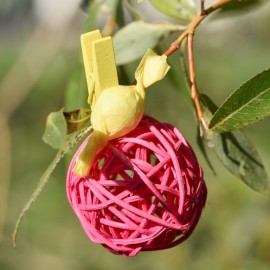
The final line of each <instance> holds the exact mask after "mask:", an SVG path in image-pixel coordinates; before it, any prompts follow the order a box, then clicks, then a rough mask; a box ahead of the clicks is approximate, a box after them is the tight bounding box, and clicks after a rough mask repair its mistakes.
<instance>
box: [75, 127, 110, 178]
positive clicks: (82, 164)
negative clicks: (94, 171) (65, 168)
mask: <svg viewBox="0 0 270 270" xmlns="http://www.w3.org/2000/svg"><path fill="white" fill-rule="evenodd" d="M107 142H108V138H107V136H106V135H105V134H104V133H102V132H99V131H93V133H92V135H91V136H90V138H89V140H88V142H87V144H86V146H85V148H84V149H83V151H82V152H81V154H80V155H79V156H78V157H77V160H76V165H75V166H74V168H73V172H74V173H75V174H77V175H78V176H81V177H84V176H87V175H88V173H89V171H90V169H91V166H92V163H93V162H94V159H95V156H96V154H97V153H98V152H99V151H100V150H102V149H103V148H104V147H105V146H106V144H107Z"/></svg>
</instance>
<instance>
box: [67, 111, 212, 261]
mask: <svg viewBox="0 0 270 270" xmlns="http://www.w3.org/2000/svg"><path fill="white" fill-rule="evenodd" d="M90 137H91V135H90V136H89V137H88V138H87V139H86V140H85V141H84V142H83V143H82V145H81V146H80V148H79V149H78V151H77V153H76V154H75V155H74V157H73V160H72V161H71V164H70V167H69V170H68V173H67V185H66V188H67V197H68V200H69V202H70V205H71V207H72V208H73V210H74V212H75V213H76V215H77V216H78V218H79V220H80V222H81V225H82V227H83V228H84V230H85V232H86V234H87V235H88V237H89V238H90V239H91V240H92V241H93V242H95V243H99V244H102V245H103V246H104V247H105V248H107V249H108V250H109V251H111V252H113V253H115V254H124V255H127V256H134V255H136V254H137V253H138V252H140V251H150V250H161V249H166V248H170V247H173V246H176V245H178V244H179V243H181V242H183V241H184V240H186V239H187V238H188V237H189V236H190V235H191V233H192V231H193V230H194V228H195V227H196V225H197V223H198V220H199V218H200V216H201V212H202V209H203V207H204V205H205V201H206V196H207V189H206V185H205V182H204V180H203V172H202V169H201V167H200V165H199V164H198V162H197V159H196V156H195V155H194V153H193V150H192V148H191V147H190V145H189V144H188V143H187V141H186V140H185V139H184V137H183V136H182V135H181V133H180V132H179V131H178V130H177V129H176V128H175V127H173V126H171V125H169V124H164V123H160V122H158V121H157V120H155V119H153V118H151V117H149V116H144V117H143V119H142V121H141V122H140V124H139V125H138V126H137V127H136V128H135V129H134V130H133V131H132V132H130V133H129V134H128V135H126V136H125V137H122V138H120V139H115V140H112V141H109V143H108V144H107V146H106V147H105V148H104V149H103V150H101V151H100V152H99V153H98V154H97V155H96V158H95V161H94V163H93V165H92V167H91V170H90V173H89V175H88V176H87V177H78V176H77V175H76V174H74V173H73V172H72V169H73V167H74V165H75V162H76V157H77V156H78V155H79V154H80V152H81V151H82V149H83V148H84V147H85V145H86V143H87V140H88V139H89V138H90Z"/></svg>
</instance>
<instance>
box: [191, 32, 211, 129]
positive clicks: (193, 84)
mask: <svg viewBox="0 0 270 270" xmlns="http://www.w3.org/2000/svg"><path fill="white" fill-rule="evenodd" d="M188 66H189V79H190V84H191V86H190V94H191V98H192V99H193V101H194V105H195V108H196V111H197V116H198V121H199V123H202V124H203V126H204V128H205V129H208V126H207V124H206V122H205V120H204V118H203V112H202V108H201V104H200V93H199V91H198V89H197V85H196V75H195V65H194V52H193V34H189V35H188Z"/></svg>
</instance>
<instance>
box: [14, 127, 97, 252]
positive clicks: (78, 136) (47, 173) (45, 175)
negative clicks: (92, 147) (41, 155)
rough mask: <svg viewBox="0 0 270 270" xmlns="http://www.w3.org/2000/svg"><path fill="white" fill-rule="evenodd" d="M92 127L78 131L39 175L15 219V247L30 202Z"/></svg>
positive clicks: (30, 204) (31, 202)
mask: <svg viewBox="0 0 270 270" xmlns="http://www.w3.org/2000/svg"><path fill="white" fill-rule="evenodd" d="M91 129H92V127H91V126H90V127H88V128H85V129H84V130H82V131H78V132H77V133H76V135H75V137H74V138H73V139H72V140H71V141H69V142H68V143H67V145H66V146H65V147H64V148H62V149H60V150H59V151H58V152H57V154H56V156H55V158H54V159H53V161H52V162H51V164H50V165H49V167H48V168H47V169H46V171H45V172H44V173H43V175H42V176H41V178H40V180H39V182H38V184H37V186H36V188H35V190H34V191H33V193H32V195H31V196H30V198H29V200H28V201H27V202H26V204H25V205H24V206H23V208H22V210H21V212H20V215H19V217H18V219H17V221H16V224H15V227H14V230H13V234H12V242H13V246H14V247H16V237H17V233H18V229H19V227H20V224H21V221H22V218H23V217H24V215H25V213H26V212H27V211H28V210H29V209H30V207H31V206H32V204H33V203H34V202H35V201H36V199H37V197H38V196H39V194H40V193H41V191H42V190H43V188H44V187H45V185H46V184H47V183H48V181H49V179H50V176H51V175H52V173H53V171H54V170H55V168H56V166H57V164H58V163H59V162H60V160H61V159H62V158H63V157H64V156H65V154H66V153H67V152H68V151H69V150H70V149H71V148H72V147H73V146H74V145H75V144H76V143H77V142H78V141H79V140H80V139H81V138H82V137H84V136H85V135H86V134H87V133H89V132H90V131H91Z"/></svg>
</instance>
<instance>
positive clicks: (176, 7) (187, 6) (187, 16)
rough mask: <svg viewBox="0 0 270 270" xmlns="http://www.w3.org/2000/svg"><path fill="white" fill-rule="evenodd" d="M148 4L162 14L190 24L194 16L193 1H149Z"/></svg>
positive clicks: (194, 7)
mask: <svg viewBox="0 0 270 270" xmlns="http://www.w3.org/2000/svg"><path fill="white" fill-rule="evenodd" d="M150 2H151V3H152V5H153V6H154V7H155V8H156V9H158V10H159V11H161V12H162V13H164V14H166V15H169V16H171V17H174V18H177V19H180V20H183V21H187V22H190V21H191V20H192V19H193V18H194V16H195V15H196V5H195V2H194V0H181V1H179V0H170V1H160V0H150Z"/></svg>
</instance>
